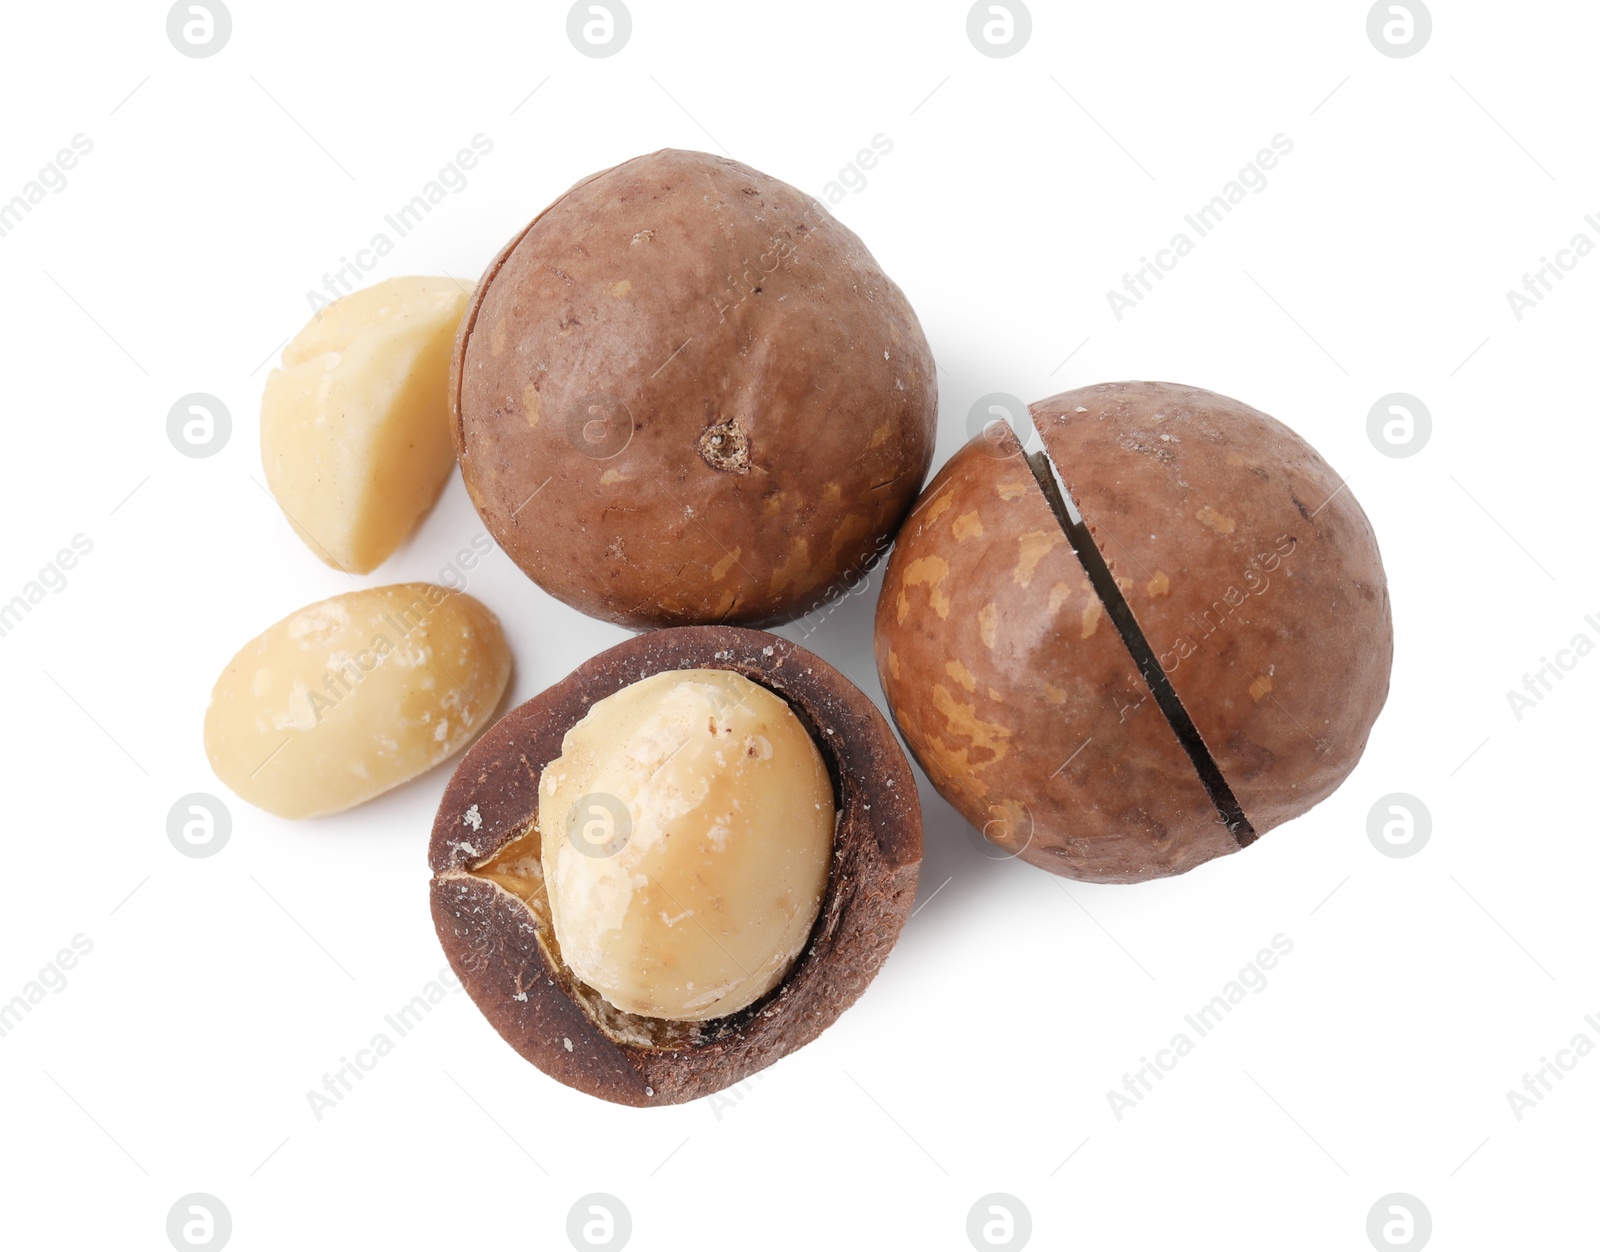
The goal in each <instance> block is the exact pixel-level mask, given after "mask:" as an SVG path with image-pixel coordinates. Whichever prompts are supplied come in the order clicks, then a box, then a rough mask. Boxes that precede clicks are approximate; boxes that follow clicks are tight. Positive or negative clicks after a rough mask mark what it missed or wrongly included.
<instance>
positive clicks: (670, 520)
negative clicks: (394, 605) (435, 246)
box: [451, 150, 937, 627]
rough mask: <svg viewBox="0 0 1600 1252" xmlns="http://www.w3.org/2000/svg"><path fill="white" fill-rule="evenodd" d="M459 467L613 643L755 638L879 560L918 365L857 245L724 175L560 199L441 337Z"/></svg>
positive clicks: (923, 362) (495, 527)
mask: <svg viewBox="0 0 1600 1252" xmlns="http://www.w3.org/2000/svg"><path fill="white" fill-rule="evenodd" d="M451 393H452V403H453V413H454V423H453V425H454V431H455V439H456V450H457V454H458V457H459V459H460V463H461V469H462V474H463V477H464V479H465V481H466V485H467V490H468V491H469V493H470V494H471V496H472V499H473V501H474V503H475V504H476V505H477V508H478V511H479V513H480V514H482V516H483V518H484V521H485V523H486V524H487V525H488V527H489V529H490V530H491V532H492V533H493V534H494V537H495V539H496V540H497V541H498V542H499V544H500V546H501V547H502V548H504V549H505V551H506V552H507V553H508V554H509V555H510V556H511V558H512V559H513V560H514V561H516V563H517V564H518V565H519V566H520V567H521V568H522V569H523V570H524V571H525V572H526V573H527V574H528V575H529V576H530V577H531V578H533V579H534V580H535V581H536V582H538V583H539V584H540V586H542V587H544V588H545V590H547V591H549V592H550V593H551V594H552V595H554V596H556V597H558V598H559V599H561V600H563V601H565V602H566V603H568V604H570V605H573V606H574V607H576V608H578V609H580V610H582V611H583V612H585V613H588V614H591V615H593V616H596V617H601V618H605V619H607V620H610V621H615V622H620V623H623V624H626V625H630V626H637V627H643V626H667V625H682V624H690V623H696V622H729V623H743V624H747V625H767V624H773V623H777V622H781V621H785V620H788V619H790V618H793V617H796V616H798V615H799V614H801V613H803V612H804V611H805V610H806V609H808V608H810V607H811V606H812V605H813V604H815V603H816V602H817V601H818V600H819V599H820V598H821V597H822V596H823V595H824V594H825V593H826V590H827V589H828V588H829V587H830V586H831V585H832V584H834V583H835V582H836V581H837V580H838V579H839V577H840V576H841V574H843V573H844V572H845V571H846V570H848V569H849V568H851V567H857V568H860V569H865V568H866V567H867V566H868V565H870V563H871V562H872V561H873V560H874V559H875V558H876V557H877V556H878V555H879V554H880V553H881V551H882V550H883V548H885V547H886V546H887V542H888V537H889V536H891V535H892V534H893V532H894V530H895V528H896V526H897V525H898V524H899V522H900V520H901V519H902V518H903V517H904V515H905V513H906V510H907V509H908V508H909V507H910V505H911V502H912V501H913V500H914V499H915V497H916V494H917V491H918V488H919V487H920V486H921V483H922V480H923V478H924V477H925V475H926V474H927V471H928V466H929V464H930V461H931V458H932V454H933V441H934V425H935V420H936V410H937V397H936V387H935V378H934V365H933V359H932V356H931V354H930V353H929V350H928V346H927V342H926V340H925V339H924V337H923V334H922V330H921V327H920V326H919V324H918V322H917V318H916V315H915V314H914V313H913V312H912V310H911V307H910V305H909V304H908V303H907V301H906V298H905V296H904V295H903V294H902V293H901V291H900V289H899V288H898V287H897V286H895V284H894V283H893V282H892V281H890V279H889V278H888V277H887V276H886V275H885V274H884V273H883V271H882V270H881V269H880V268H879V266H878V264H877V262H876V261H874V260H873V258H872V255H871V254H870V253H869V252H868V251H867V249H866V247H865V246H864V245H863V244H862V242H861V240H860V239H858V238H857V237H856V236H855V235H854V234H853V233H852V232H851V231H849V230H848V229H846V228H845V227H844V226H842V225H840V224H839V223H838V222H837V221H835V220H834V219H833V218H832V217H831V216H830V215H829V214H828V213H827V211H826V210H825V209H823V208H822V207H821V206H820V205H819V204H818V203H817V202H815V201H814V200H812V199H810V198H809V197H807V196H803V195H802V194H801V193H800V192H798V191H796V190H795V189H794V188H793V187H790V186H788V185H787V184H785V183H782V182H779V181H778V180H776V179H773V178H769V177H767V176H766V175H764V174H761V173H759V172H757V171H756V170H753V169H750V168H749V167H748V166H744V165H740V164H738V163H737V162H734V161H729V160H725V159H722V158H720V157H713V156H708V155H706V154H704V153H697V152H679V151H672V150H668V151H662V152H657V153H654V154H653V155H650V156H644V157H639V158H637V159H635V160H632V161H628V162H626V163H624V164H622V165H619V166H617V167H615V168H614V169H610V170H607V171H604V172H603V173H600V174H596V175H594V176H593V177H591V178H589V179H587V180H585V181H583V182H581V183H579V184H578V185H577V186H575V187H573V188H572V189H571V190H570V191H568V192H567V193H566V194H565V195H563V196H562V197H561V198H560V199H559V200H557V201H556V202H555V203H554V204H553V205H551V206H550V207H549V208H548V209H546V210H545V211H544V212H543V213H542V214H540V216H539V217H538V218H536V219H535V220H534V222H533V223H532V224H531V225H530V226H528V228H527V229H526V230H525V231H524V232H523V233H522V234H521V235H519V236H518V237H517V238H516V239H515V240H513V241H512V242H511V243H510V244H509V245H508V246H507V247H506V249H505V250H504V251H503V252H502V253H501V255H500V256H499V257H498V258H496V260H495V261H494V262H493V263H492V264H491V265H490V266H489V269H488V270H487V272H486V273H485V274H484V277H483V279H482V281H481V282H480V283H479V285H478V289H477V291H476V292H475V293H474V296H473V299H472V303H471V304H470V306H469V307H468V311H467V315H466V317H465V318H464V319H463V321H462V325H461V330H460V332H459V334H458V337H457V343H456V354H455V364H454V368H453V373H452V387H451Z"/></svg>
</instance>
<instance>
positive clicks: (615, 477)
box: [600, 469, 622, 487]
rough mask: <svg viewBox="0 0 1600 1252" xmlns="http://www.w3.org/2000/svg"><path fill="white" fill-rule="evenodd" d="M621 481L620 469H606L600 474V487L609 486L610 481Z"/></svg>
mask: <svg viewBox="0 0 1600 1252" xmlns="http://www.w3.org/2000/svg"><path fill="white" fill-rule="evenodd" d="M621 481H622V471H621V470H614V469H608V470H607V471H606V472H605V473H604V474H601V475H600V485H601V486H602V487H609V486H610V485H611V484H612V483H620V482H621Z"/></svg>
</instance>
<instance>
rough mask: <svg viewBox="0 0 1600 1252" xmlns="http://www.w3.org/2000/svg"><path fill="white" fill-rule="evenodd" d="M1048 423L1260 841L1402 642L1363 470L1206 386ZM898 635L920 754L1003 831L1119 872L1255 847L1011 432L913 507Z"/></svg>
mask: <svg viewBox="0 0 1600 1252" xmlns="http://www.w3.org/2000/svg"><path fill="white" fill-rule="evenodd" d="M1033 415H1034V421H1035V424H1036V425H1037V426H1038V428H1039V431H1040V434H1041V436H1042V438H1043V440H1044V443H1045V447H1046V449H1047V451H1048V452H1049V454H1050V457H1051V459H1052V461H1053V462H1054V464H1055V465H1056V467H1057V469H1058V471H1059V472H1060V474H1061V476H1062V479H1063V481H1064V482H1065V483H1066V485H1067V487H1068V489H1069V491H1070V492H1071V494H1072V496H1073V497H1074V499H1075V500H1076V502H1077V504H1078V507H1079V508H1080V509H1081V511H1082V513H1083V515H1084V518H1085V520H1086V522H1087V523H1088V525H1089V528H1090V530H1091V533H1092V534H1093V535H1094V537H1095V541H1096V545H1097V546H1098V548H1099V549H1100V551H1101V553H1102V555H1103V556H1104V557H1105V559H1106V562H1107V563H1108V565H1109V567H1110V570H1111V573H1112V574H1113V576H1114V577H1115V578H1116V581H1117V586H1118V588H1119V589H1120V590H1121V592H1122V593H1123V596H1124V597H1125V598H1126V599H1127V601H1128V603H1129V605H1130V607H1131V608H1132V609H1133V610H1134V614H1135V617H1136V619H1137V622H1138V625H1139V627H1140V630H1141V632H1142V633H1143V634H1144V635H1145V637H1146V638H1147V640H1148V641H1149V643H1150V644H1151V645H1152V647H1153V648H1154V650H1155V652H1156V654H1157V656H1158V658H1159V659H1160V662H1161V665H1162V668H1163V670H1164V671H1165V672H1166V673H1167V675H1168V677H1169V679H1170V681H1171V682H1172V684H1173V686H1174V688H1175V690H1176V692H1177V694H1178V696H1179V698H1180V699H1181V700H1182V702H1183V705H1184V707H1185V709H1186V710H1187V711H1188V713H1189V715H1190V717H1191V718H1192V719H1193V721H1194V722H1195V724H1196V726H1197V728H1198V730H1199V732H1200V734H1201V737H1202V738H1203V739H1204V741H1205V744H1206V747H1207V748H1208V749H1209V751H1210V752H1211V755H1212V756H1213V758H1214V759H1215V760H1216V762H1217V764H1218V766H1219V767H1220V769H1221V773H1222V775H1223V777H1224V778H1225V779H1226V780H1227V782H1228V784H1229V786H1230V787H1231V789H1232V791H1233V793H1234V795H1235V797H1236V798H1237V799H1238V801H1239V804H1240V806H1241V807H1242V809H1243V811H1244V814H1245V816H1246V817H1247V818H1248V819H1249V821H1250V823H1251V825H1252V827H1253V828H1254V831H1255V833H1256V834H1257V835H1259V834H1261V833H1263V832H1265V831H1266V830H1269V829H1271V828H1272V827H1273V826H1276V825H1278V824H1280V823H1282V822H1284V821H1287V820H1289V819H1290V818H1292V817H1295V816H1297V815H1299V814H1300V813H1303V812H1305V811H1306V810H1307V809H1309V808H1310V807H1311V806H1312V805H1313V804H1315V803H1316V802H1317V801H1319V800H1321V799H1323V798H1324V797H1325V796H1327V795H1328V794H1329V793H1331V792H1332V791H1333V790H1334V788H1335V787H1337V786H1338V785H1339V783H1340V782H1341V781H1342V780H1343V779H1344V778H1345V777H1346V775H1348V774H1349V772H1350V770H1351V769H1352V768H1354V766H1355V764H1356V761H1357V760H1358V759H1359V758H1360V756H1361V752H1362V750H1363V748H1364V747H1365V745H1366V741H1367V734H1368V732H1369V731H1370V729H1371V726H1372V723H1373V721H1374V720H1375V719H1376V717H1377V715H1378V712H1379V710H1380V709H1381V708H1382V706H1383V702H1384V698H1385V696H1386V694H1387V691H1388V683H1389V668H1390V661H1391V655H1392V632H1391V626H1390V620H1389V602H1388V592H1387V585H1386V582H1385V579H1384V574H1383V566H1382V562H1381V560H1380V558H1379V555H1378V548H1377V541H1376V539H1375V537H1374V536H1373V533H1372V529H1371V527H1370V525H1369V524H1368V523H1367V519H1366V517H1365V515H1364V514H1363V513H1362V512H1361V509H1360V506H1359V505H1357V504H1356V503H1355V500H1354V499H1353V497H1351V495H1350V493H1349V491H1348V489H1345V490H1343V491H1340V490H1339V487H1340V481H1339V478H1338V477H1337V475H1335V474H1334V473H1333V471H1332V470H1331V469H1329V468H1328V466H1327V465H1326V464H1325V463H1324V462H1323V461H1322V459H1321V458H1320V457H1319V456H1318V455H1317V454H1316V452H1315V451H1314V450H1312V449H1311V448H1310V447H1309V446H1308V445H1307V444H1306V443H1305V441H1304V440H1302V439H1300V437H1299V436H1297V435H1296V434H1294V432H1293V431H1291V430H1289V429H1288V428H1287V427H1285V426H1283V425H1282V424H1280V423H1278V422H1276V421H1274V420H1273V419H1271V418H1269V417H1267V416H1266V415H1264V414H1261V413H1258V412H1256V411H1255V410H1253V409H1250V408H1248V407H1246V406H1245V405H1242V404H1239V403H1238V402H1236V401H1233V400H1229V399H1227V398H1226V397H1222V396H1216V395H1212V394H1211V393H1209V392H1204V391H1198V390H1196V389H1194V388H1187V387H1179V386H1175V385H1172V384H1163V383H1120V384H1108V385H1105V386H1101V387H1091V388H1086V389H1084V390H1082V391H1076V392H1068V393H1066V394H1065V395H1061V396H1056V397H1053V398H1052V399H1050V400H1046V401H1043V402H1041V403H1040V404H1036V405H1034V406H1033ZM876 642H877V659H878V671H879V674H880V676H881V678H882V680H883V686H884V691H885V694H886V695H887V697H888V700H889V705H890V708H891V710H892V711H893V713H894V716H895V720H896V721H897V723H898V724H899V726H900V729H901V732H902V733H903V735H904V736H905V739H906V743H907V745H908V746H909V747H910V748H911V751H912V753H913V755H915V756H916V758H917V760H918V761H919V762H920V763H921V765H922V766H923V768H924V769H925V770H926V771H927V772H928V775H929V778H930V779H931V780H932V782H933V784H934V786H935V787H936V788H937V789H938V791H939V792H940V794H941V795H943V796H944V797H945V798H946V799H947V800H949V801H950V803H951V804H952V805H954V806H955V808H956V809H957V810H958V811H959V812H960V813H961V814H962V815H963V816H964V817H965V818H966V819H967V820H968V821H970V822H972V823H973V824H974V825H975V826H977V827H978V828H979V829H980V830H983V831H984V832H985V833H986V834H987V835H988V836H989V837H990V838H991V839H992V840H993V841H994V842H995V843H997V844H999V845H1000V846H1001V847H1004V848H1008V849H1011V850H1013V851H1019V854H1020V855H1021V856H1022V857H1023V858H1024V859H1026V860H1028V861H1030V862H1032V863H1033V864H1036V865H1040V866H1043V867H1044V868H1046V869H1050V870H1053V871H1055V872H1056V873H1060V874H1064V875H1066V876H1068V877H1073V878H1081V879H1087V880H1090V881H1097V882H1135V881H1141V880H1144V879H1149V878H1155V877H1160V876H1163V875H1168V874H1176V873H1182V872H1184V871H1185V870H1188V869H1191V868H1193V867H1194V866H1196V865H1198V864H1201V863H1202V862H1204V861H1207V860H1210V859H1211V858H1212V857H1215V856H1220V855H1223V854H1225V853H1228V852H1232V851H1235V850H1237V848H1238V846H1239V844H1238V843H1237V842H1236V841H1235V840H1234V838H1233V837H1232V836H1231V835H1230V834H1229V833H1228V831H1227V830H1226V828H1225V827H1224V826H1223V824H1222V822H1221V820H1220V818H1219V815H1218V812H1217V809H1216V806H1215V805H1214V804H1213V803H1212V801H1211V799H1210V798H1209V797H1208V796H1207V794H1206V791H1205V789H1204V787H1203V786H1202V785H1201V783H1200V781H1199V777H1198V775H1197V773H1196V771H1195V767H1194V765H1193V763H1192V762H1191V761H1190V760H1189V758H1188V756H1187V755H1186V754H1185V753H1184V751H1183V749H1182V748H1181V747H1180V744H1179V741H1178V739H1177V736H1176V734H1175V733H1174V731H1173V730H1172V728H1171V727H1170V726H1169V724H1168V723H1167V721H1166V719H1165V717H1164V716H1163V715H1162V713H1161V712H1160V711H1159V709H1158V708H1157V707H1156V704H1155V701H1154V699H1153V698H1152V697H1151V696H1150V695H1149V691H1148V688H1147V687H1146V685H1145V683H1144V681H1143V680H1142V679H1141V677H1140V675H1139V673H1138V671H1137V669H1136V667H1135V665H1134V663H1133V660H1132V657H1131V655H1130V654H1129V652H1128V649H1127V647H1126V645H1125V644H1124V642H1123V640H1122V638H1121V636H1120V635H1119V633H1118V632H1117V630H1116V629H1115V627H1114V626H1113V625H1112V623H1111V621H1110V619H1109V617H1108V616H1107V614H1106V613H1105V611H1104V608H1103V606H1102V603H1101V601H1100V599H1099V597H1098V596H1097V595H1096V594H1095V592H1094V590H1093V589H1092V587H1091V586H1090V583H1089V580H1088V578H1087V576H1086V575H1085V573H1084V571H1083V566H1082V564H1081V563H1080V561H1079V559H1078V557H1077V556H1076V554H1074V553H1073V552H1072V550H1071V548H1070V546H1069V545H1068V543H1067V541H1066V537H1065V535H1064V534H1063V531H1062V528H1061V525H1060V524H1059V522H1058V521H1057V519H1056V517H1055V515H1054V514H1053V513H1052V511H1051V509H1050V507H1049V505H1048V504H1047V503H1046V499H1045V496H1044V493H1043V491H1042V490H1041V489H1040V487H1039V485H1038V482H1037V480H1036V479H1035V478H1034V476H1033V472H1032V470H1031V469H1030V467H1029V466H1028V465H1027V463H1026V462H1025V460H1024V459H1023V457H1022V456H1021V450H1020V449H1019V448H1018V447H1017V444H1016V441H1015V440H1014V439H1012V438H1011V437H1010V436H1009V434H1005V435H1003V436H1002V437H1001V439H1000V440H999V441H998V442H996V441H994V440H992V439H986V438H985V437H983V436H980V437H979V438H977V439H975V440H974V441H973V442H972V443H971V444H969V445H968V446H967V447H966V448H964V449H962V451H960V452H959V453H957V454H956V456H955V457H954V458H953V459H952V460H951V461H950V463H949V464H948V465H946V466H945V468H944V469H943V470H941V471H940V473H939V474H938V475H937V476H936V477H935V478H934V480H933V482H932V483H930V484H929V487H928V489H927V491H926V492H924V493H923V496H922V499H921V500H919V501H918V503H917V505H916V506H915V508H914V509H913V510H912V513H911V515H910V518H909V519H908V521H907V523H906V526H905V527H904V529H903V530H902V531H901V534H900V538H899V540H898V542H897V544H896V547H895V550H894V553H893V555H892V556H891V558H890V561H889V565H888V569H887V571H886V573H885V578H884V588H883V594H882V598H881V599H880V600H879V603H878V614H877V626H876Z"/></svg>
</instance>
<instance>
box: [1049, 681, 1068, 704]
mask: <svg viewBox="0 0 1600 1252" xmlns="http://www.w3.org/2000/svg"><path fill="white" fill-rule="evenodd" d="M1044 698H1045V699H1046V700H1048V701H1050V703H1051V704H1065V703H1066V702H1067V691H1066V688H1065V687H1058V686H1056V685H1055V684H1054V683H1045V685H1044Z"/></svg>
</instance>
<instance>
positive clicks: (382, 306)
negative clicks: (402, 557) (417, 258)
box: [261, 278, 467, 574]
mask: <svg viewBox="0 0 1600 1252" xmlns="http://www.w3.org/2000/svg"><path fill="white" fill-rule="evenodd" d="M466 306H467V295H466V293H465V292H464V291H462V290H461V288H460V287H459V286H458V285H457V284H456V283H455V282H454V280H452V279H449V278H391V279H388V280H387V281H385V282H381V283H378V284H377V285H376V286H374V287H369V288H367V289H366V290H364V291H358V292H355V293H354V294H352V295H348V296H346V297H344V299H342V300H337V301H335V302H334V303H333V304H331V305H329V306H328V307H327V308H325V309H323V310H321V311H320V312H319V313H318V314H317V315H316V316H315V317H314V318H312V319H311V321H310V322H309V323H307V325H306V326H305V328H304V329H303V330H302V331H301V332H300V333H299V334H298V335H296V336H295V337H294V339H292V340H291V341H290V342H289V345H288V346H287V347H286V348H284V350H283V365H282V368H280V369H275V370H273V371H272V373H271V374H270V375H269V376H268V378H267V386H266V391H265V392H264V393H263V395H262V397H261V463H262V466H263V468H264V469H265V470H266V474H267V485H268V486H269V487H270V488H271V489H272V494H273V495H274V496H275V497H276V498H277V501H278V504H279V505H280V506H281V507H282V508H283V512H284V515H285V516H286V517H287V518H288V519H289V524H290V525H291V526H293V527H294V529H295V532H296V533H297V534H298V535H299V536H300V538H301V539H303V540H304V541H305V543H306V546H307V547H309V548H310V549H311V550H312V551H313V552H315V553H316V554H317V556H319V557H320V558H321V559H322V560H324V561H326V562H327V563H328V564H329V565H331V566H333V567H334V568H335V569H342V570H349V571H350V572H352V573H356V574H364V573H366V572H367V571H368V570H371V569H373V568H375V567H376V566H378V565H379V564H381V563H382V562H383V560H384V559H385V558H387V557H388V556H389V554H390V553H392V552H393V551H394V550H395V549H396V548H398V547H399V546H400V544H401V542H402V541H403V540H404V539H405V537H406V536H407V535H409V534H410V533H411V531H412V528H413V527H415V526H416V524H417V522H418V521H419V520H420V519H421V517H422V515H423V514H424V513H426V512H427V511H428V510H429V509H430V508H432V507H433V502H434V501H435V500H436V499H438V497H439V491H440V489H441V488H442V487H443V486H444V483H445V479H447V478H448V477H449V476H450V469H451V467H452V466H453V465H454V464H455V451H454V448H453V446H452V442H451V437H450V403H449V380H450V353H451V347H452V345H453V343H454V342H455V334H456V326H457V324H458V323H459V322H460V321H461V315H462V313H463V312H464V311H465V310H466Z"/></svg>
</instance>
